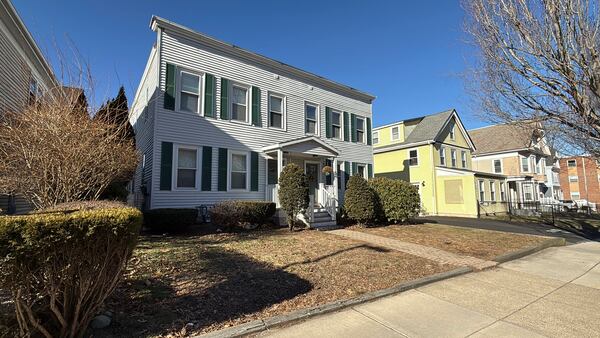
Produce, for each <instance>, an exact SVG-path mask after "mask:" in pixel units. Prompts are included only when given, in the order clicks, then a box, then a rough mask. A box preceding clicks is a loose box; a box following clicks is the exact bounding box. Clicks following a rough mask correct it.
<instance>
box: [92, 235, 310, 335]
mask: <svg viewBox="0 0 600 338" xmlns="http://www.w3.org/2000/svg"><path fill="white" fill-rule="evenodd" d="M199 256H200V255H199ZM199 258H200V259H201V261H200V260H199V262H198V265H197V266H196V267H195V269H196V270H195V271H186V270H189V267H188V266H186V267H185V268H184V270H181V271H179V272H178V273H177V274H174V275H171V276H162V277H161V278H155V279H152V278H150V279H149V280H146V279H128V280H125V281H124V283H123V284H122V286H121V287H120V288H119V289H118V290H117V292H116V293H115V295H114V296H113V297H112V298H111V300H110V301H109V302H108V304H107V305H108V307H109V308H110V309H111V310H115V311H116V312H117V314H116V315H115V318H114V323H113V324H112V325H111V326H110V327H109V328H107V329H105V330H100V331H97V332H95V333H94V336H97V337H98V336H100V337H111V336H119V337H122V336H132V337H133V336H148V335H160V334H167V333H169V332H172V331H178V330H180V329H181V328H182V327H183V326H184V325H185V324H186V323H189V322H193V323H194V324H195V326H196V328H197V329H202V328H207V327H210V326H213V325H215V324H217V323H222V322H226V321H228V320H230V319H235V318H240V317H244V315H247V314H251V313H254V312H258V311H260V310H262V309H264V308H266V307H268V306H271V305H273V304H277V303H280V302H282V301H284V300H287V299H291V298H293V297H296V296H298V295H301V294H303V293H306V292H309V291H310V290H311V289H312V285H311V283H310V282H308V281H307V280H304V279H302V278H299V277H298V276H296V275H293V274H291V273H288V272H285V271H283V270H281V269H276V268H273V267H272V266H269V265H266V264H264V263H261V262H258V261H255V260H253V259H251V258H249V257H247V256H245V255H243V254H239V253H236V252H232V251H226V250H223V249H221V248H217V247H207V248H206V250H205V251H203V252H202V253H201V257H199Z"/></svg>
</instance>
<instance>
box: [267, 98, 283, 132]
mask: <svg viewBox="0 0 600 338" xmlns="http://www.w3.org/2000/svg"><path fill="white" fill-rule="evenodd" d="M284 108H285V107H284V97H283V96H280V95H276V94H269V127H271V128H277V129H284V128H283V126H284V124H285V118H284Z"/></svg>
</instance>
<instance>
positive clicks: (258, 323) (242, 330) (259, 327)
mask: <svg viewBox="0 0 600 338" xmlns="http://www.w3.org/2000/svg"><path fill="white" fill-rule="evenodd" d="M540 250H541V249H540ZM472 271H473V269H472V268H470V267H460V268H457V269H454V270H450V271H446V272H442V273H438V274H435V275H431V276H427V277H423V278H419V279H415V280H412V281H408V282H405V283H402V284H398V285H396V286H393V287H391V288H387V289H383V290H377V291H373V292H369V293H365V294H363V295H360V296H358V297H355V298H351V299H346V300H340V301H336V302H333V303H328V304H324V305H319V306H316V307H312V308H308V309H303V310H298V311H293V312H290V313H286V314H283V315H279V316H275V317H270V318H267V319H265V320H260V319H258V320H254V321H251V322H248V323H244V324H240V325H237V326H234V327H230V328H226V329H222V330H219V331H214V332H209V333H206V334H203V335H198V336H193V338H226V337H242V336H245V335H248V334H252V333H257V332H261V331H265V330H268V329H272V328H275V327H280V326H284V325H288V324H292V323H294V322H298V321H301V320H304V319H308V318H311V317H316V316H319V315H323V314H326V313H330V312H335V311H339V310H342V309H344V308H347V307H350V306H354V305H358V304H362V303H367V302H370V301H373V300H376V299H379V298H382V297H386V296H391V295H394V294H397V293H400V292H404V291H407V290H410V289H415V288H418V287H421V286H423V285H426V284H430V283H433V282H438V281H441V280H444V279H448V278H452V277H457V276H460V275H464V274H466V273H469V272H472Z"/></svg>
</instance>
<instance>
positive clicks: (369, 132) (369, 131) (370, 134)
mask: <svg viewBox="0 0 600 338" xmlns="http://www.w3.org/2000/svg"><path fill="white" fill-rule="evenodd" d="M367 144H368V145H372V144H373V135H372V132H371V118H370V117H367Z"/></svg>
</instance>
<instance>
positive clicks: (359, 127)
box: [356, 117, 365, 143]
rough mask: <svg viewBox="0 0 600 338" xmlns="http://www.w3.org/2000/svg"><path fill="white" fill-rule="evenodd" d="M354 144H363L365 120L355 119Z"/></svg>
mask: <svg viewBox="0 0 600 338" xmlns="http://www.w3.org/2000/svg"><path fill="white" fill-rule="evenodd" d="M356 142H358V143H365V119H363V118H359V117H357V118H356Z"/></svg>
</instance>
